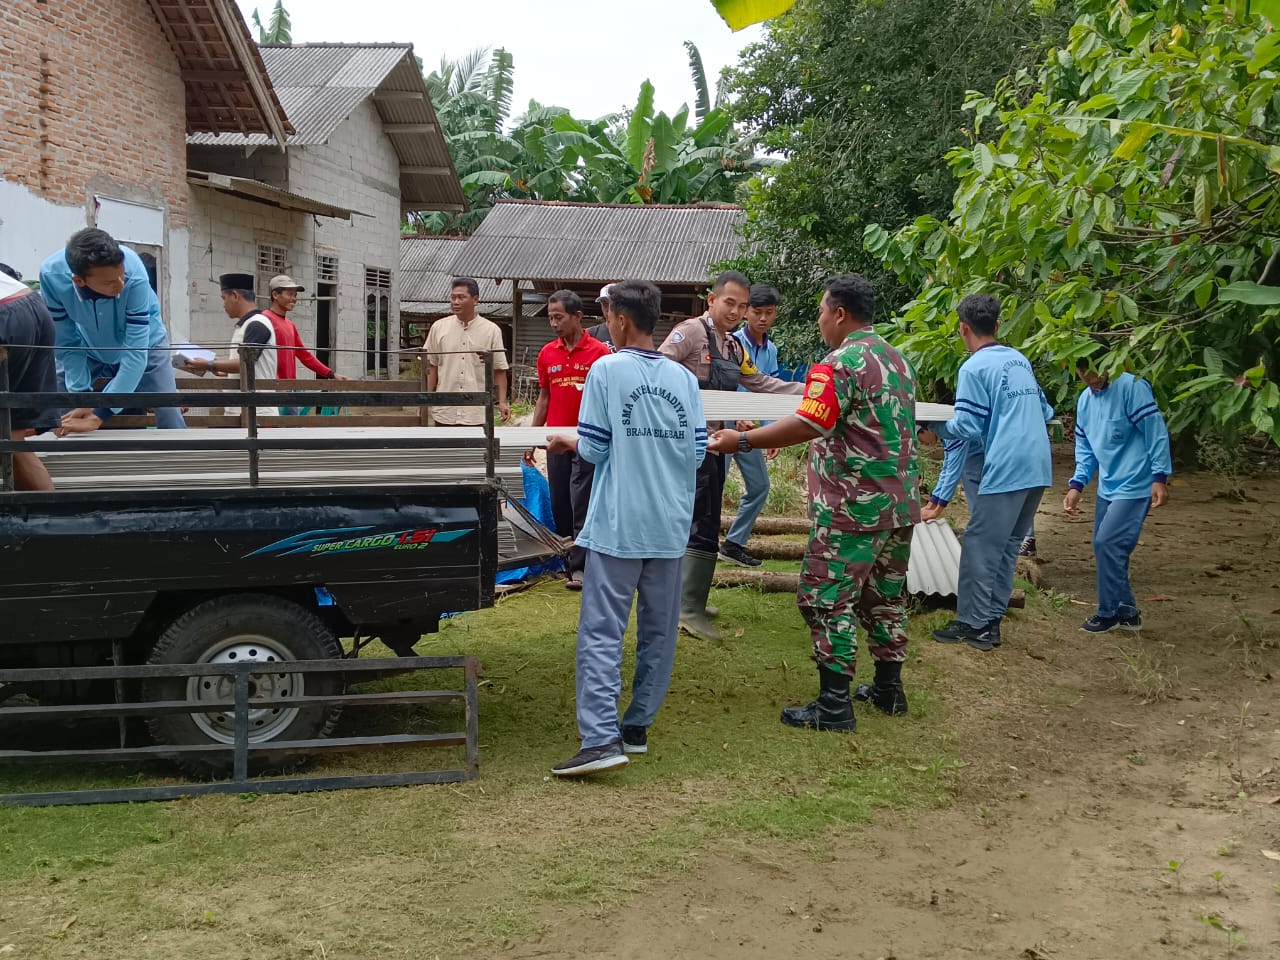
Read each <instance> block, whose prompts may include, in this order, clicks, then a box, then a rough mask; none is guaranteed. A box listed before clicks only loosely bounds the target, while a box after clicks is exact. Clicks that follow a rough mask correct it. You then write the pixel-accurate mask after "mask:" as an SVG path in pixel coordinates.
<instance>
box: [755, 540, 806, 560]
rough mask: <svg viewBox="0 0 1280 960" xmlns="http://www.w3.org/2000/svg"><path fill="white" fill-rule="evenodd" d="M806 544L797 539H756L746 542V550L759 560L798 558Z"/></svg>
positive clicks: (800, 557)
mask: <svg viewBox="0 0 1280 960" xmlns="http://www.w3.org/2000/svg"><path fill="white" fill-rule="evenodd" d="M806 546H807V544H804V543H800V542H799V541H797V540H756V539H752V540H751V541H749V542H748V543H747V550H748V551H749V552H751V553H754V554H755V555H756V556H757V557H759V558H760V559H761V560H800V559H802V558H803V557H804V551H805V547H806Z"/></svg>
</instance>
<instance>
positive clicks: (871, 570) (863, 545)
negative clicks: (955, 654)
mask: <svg viewBox="0 0 1280 960" xmlns="http://www.w3.org/2000/svg"><path fill="white" fill-rule="evenodd" d="M913 532H914V530H913V528H912V527H897V528H895V529H892V530H877V531H875V532H872V533H845V532H842V531H839V530H832V529H830V528H829V527H814V529H813V532H812V533H811V534H810V535H809V547H808V550H807V551H806V552H805V556H804V566H803V568H802V569H801V571H800V589H799V590H798V591H797V592H796V605H797V606H798V607H799V608H800V613H801V615H802V616H803V617H804V619H805V623H807V624H808V625H809V631H810V633H811V634H812V636H813V659H814V660H816V661H818V663H819V665H821V666H824V667H827V668H829V669H832V670H835V671H838V672H840V673H844V674H846V675H848V676H850V677H852V676H853V675H854V671H855V664H854V658H855V657H856V655H857V652H858V624H859V623H860V624H862V629H863V630H865V631H866V634H867V645H868V646H869V647H870V648H871V655H872V656H873V657H874V658H875V659H876V660H898V661H902V660H906V659H907V613H906V609H905V607H904V604H905V601H906V593H907V562H908V561H909V560H910V559H911V534H912V533H913Z"/></svg>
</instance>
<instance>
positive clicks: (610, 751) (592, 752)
mask: <svg viewBox="0 0 1280 960" xmlns="http://www.w3.org/2000/svg"><path fill="white" fill-rule="evenodd" d="M626 765H627V758H626V755H625V754H624V753H623V752H622V744H621V743H619V742H617V741H615V742H613V743H606V744H605V745H604V746H600V747H585V748H583V749H582V750H579V751H578V752H577V753H576V754H574V756H573V757H571V758H570V759H568V760H566V761H565V762H564V763H560V764H556V766H554V767H552V768H551V772H552V773H553V774H555V775H556V776H557V777H585V776H588V775H589V774H592V773H602V772H604V771H605V770H613V769H614V768H616V767H625V766H626Z"/></svg>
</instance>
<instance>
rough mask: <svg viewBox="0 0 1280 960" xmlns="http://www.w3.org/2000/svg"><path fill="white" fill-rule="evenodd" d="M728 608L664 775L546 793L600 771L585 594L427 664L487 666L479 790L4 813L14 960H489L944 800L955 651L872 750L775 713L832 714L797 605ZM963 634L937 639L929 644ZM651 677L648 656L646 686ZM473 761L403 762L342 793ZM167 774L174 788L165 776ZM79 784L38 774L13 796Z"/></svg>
mask: <svg viewBox="0 0 1280 960" xmlns="http://www.w3.org/2000/svg"><path fill="white" fill-rule="evenodd" d="M768 566H769V567H770V568H773V569H785V570H795V569H797V565H796V564H794V563H790V564H788V563H770V564H769V565H768ZM713 602H714V603H716V604H717V605H719V606H720V608H721V611H722V614H721V619H720V624H721V627H722V629H723V630H724V632H725V635H726V637H727V642H726V643H725V644H724V645H723V646H718V647H712V646H708V645H705V644H703V643H701V642H699V641H695V640H692V639H689V638H685V637H682V638H681V643H680V649H679V654H678V657H677V662H676V669H675V677H674V680H673V683H672V687H671V692H670V694H669V696H668V698H667V702H666V705H665V706H664V708H663V711H662V713H661V714H660V715H659V717H658V720H657V722H656V724H655V725H654V727H653V728H652V730H651V732H650V739H649V742H650V753H649V754H648V755H647V756H643V757H639V758H636V759H635V761H634V762H632V763H631V764H630V765H629V766H628V767H626V768H625V769H623V770H621V771H618V772H616V773H614V774H610V775H605V776H602V777H600V778H597V779H594V780H583V781H570V782H561V781H556V780H553V779H552V778H550V777H549V776H548V773H549V768H550V767H551V766H552V765H553V764H554V763H556V762H558V761H560V760H563V759H565V758H567V757H568V756H570V755H571V754H572V753H574V752H575V751H576V749H577V740H576V737H575V724H574V717H573V654H574V629H575V625H576V616H577V603H578V595H576V594H572V593H569V592H568V591H566V590H565V589H563V587H562V586H561V585H560V583H559V582H545V583H542V584H540V585H538V586H536V587H535V588H533V589H531V590H529V591H527V592H525V593H521V594H517V595H514V596H512V597H510V598H508V599H506V600H504V601H502V602H500V604H499V605H498V607H497V608H495V609H493V610H487V611H481V612H478V613H472V614H467V615H465V616H462V617H459V618H456V619H454V620H452V621H450V622H449V623H448V624H447V625H446V626H445V628H444V629H443V630H442V631H441V632H440V633H439V634H437V635H435V637H433V638H431V639H429V640H428V641H424V642H423V643H422V644H421V645H420V646H419V650H420V652H422V653H427V654H437V653H438V654H444V653H474V654H477V655H478V656H479V657H480V659H481V661H482V664H483V671H484V675H483V685H482V687H481V690H480V741H481V751H482V755H483V765H482V767H481V774H480V778H479V780H477V781H475V782H471V783H467V784H462V785H457V786H447V787H417V788H398V789H388V790H365V791H348V792H339V793H329V794H310V795H304V796H294V797H290V796H280V797H274V796H248V797H210V798H202V799H198V800H189V801H180V802H174V803H167V804H145V805H133V806H109V807H107V806H104V807H84V808H50V809H3V810H0V951H5V952H7V953H12V955H13V956H14V957H15V958H21V957H54V956H57V957H60V958H67V957H95V958H102V957H130V958H138V960H147V958H159V957H164V958H166V960H168V958H172V957H174V956H199V957H201V958H202V960H220V958H240V957H254V958H267V960H271V958H286V957H329V958H333V957H372V956H379V957H382V958H400V957H406V958H407V957H413V958H415V960H416V958H423V957H433V956H437V955H438V956H444V957H447V956H455V955H457V954H458V953H460V952H463V951H465V950H467V949H469V948H475V949H476V950H477V951H478V952H480V953H485V954H487V953H489V952H491V951H492V950H493V949H494V947H495V946H496V945H501V944H502V943H504V942H506V941H508V940H512V939H519V938H521V937H525V936H529V935H533V934H535V933H537V932H538V931H539V930H540V929H542V928H543V927H544V926H545V924H546V923H548V922H549V921H550V919H551V916H550V915H551V911H550V910H549V909H548V908H549V907H551V906H552V905H556V904H563V903H572V904H584V905H591V904H594V905H599V906H601V907H606V908H607V907H608V906H610V905H613V904H618V903H621V902H622V901H623V900H624V899H625V898H626V897H627V895H628V894H629V893H630V892H632V891H635V890H637V889H639V888H640V887H642V886H643V885H644V884H645V883H647V882H649V881H651V880H653V879H654V878H659V877H664V876H670V875H672V874H673V873H676V872H678V871H682V870H683V869H685V868H686V867H687V865H688V864H689V863H690V861H691V859H692V858H695V857H696V856H697V855H698V853H699V851H701V850H706V849H711V848H713V847H714V849H716V850H718V851H720V852H724V851H725V850H728V851H731V852H733V853H734V854H735V855H737V856H741V857H743V858H751V857H753V856H754V853H753V851H754V849H755V848H756V846H757V845H758V844H759V843H760V841H761V839H762V838H786V839H787V840H788V841H789V842H791V843H793V844H794V845H796V846H797V847H798V848H800V849H803V850H806V851H807V852H808V853H809V854H810V855H812V856H813V857H814V858H815V859H821V858H822V857H823V855H824V838H825V837H827V836H828V835H829V832H830V831H848V830H850V829H854V828H856V827H857V825H859V824H862V823H865V822H866V821H867V820H868V819H869V818H870V817H871V816H872V815H873V813H874V812H875V811H876V810H877V809H878V808H883V807H920V806H927V805H936V804H940V803H943V802H945V800H946V797H947V796H948V793H947V785H948V780H949V777H950V775H951V771H952V768H953V758H954V755H955V754H954V745H953V740H952V737H951V735H950V733H949V731H948V725H947V722H946V716H945V714H944V713H943V711H942V709H941V707H940V706H939V704H938V703H937V702H936V701H935V699H934V697H933V696H932V690H933V685H934V682H935V678H936V667H935V665H934V664H933V663H932V662H931V659H930V658H931V654H932V651H931V650H930V649H929V647H931V646H933V645H932V644H924V643H919V642H914V643H913V646H912V659H911V663H910V664H909V666H908V669H907V672H906V680H907V689H908V694H909V696H910V698H911V706H912V714H911V716H909V717H905V718H896V719H889V718H886V717H882V716H880V715H879V714H877V713H875V712H874V711H869V710H866V709H863V708H861V707H860V708H859V711H858V714H859V716H858V720H859V730H858V733H857V734H856V735H854V736H843V735H839V734H814V733H810V732H804V731H797V730H792V729H789V728H786V727H783V726H782V725H781V724H779V723H778V712H779V711H780V710H781V709H782V707H784V706H786V705H788V704H790V703H794V702H801V701H807V700H808V699H810V698H811V697H812V696H813V694H814V693H815V692H816V685H817V683H816V676H815V672H816V671H815V669H814V667H813V664H812V662H811V661H810V660H809V659H808V639H807V632H806V630H805V629H804V627H803V625H802V623H801V620H800V617H799V615H798V614H797V613H796V610H795V601H794V597H792V596H789V595H785V594H781V595H779V594H773V595H764V594H760V593H757V592H754V591H751V590H747V589H737V590H720V591H716V592H715V593H714V594H713ZM946 619H947V615H946V613H944V612H937V613H927V614H922V615H921V616H919V617H917V618H915V619H914V620H913V622H912V627H911V633H912V636H913V640H915V641H918V640H919V638H921V637H923V636H926V635H927V630H928V629H931V628H933V627H935V626H937V625H938V624H939V623H940V622H943V621H945V620H946ZM633 640H634V633H632V634H631V635H630V636H629V642H633ZM630 669H631V662H630V657H628V662H627V663H626V664H625V665H624V671H623V672H624V680H626V681H628V682H629V679H630V677H629V671H630ZM414 684H415V679H414V678H412V677H400V678H395V679H393V680H389V681H384V686H385V685H399V686H412V685H414ZM422 685H425V686H432V687H435V686H441V685H442V684H441V682H440V681H439V680H438V679H437V678H431V679H429V680H427V681H425V682H424V683H423V684H422ZM624 696H625V693H624ZM624 702H625V701H624ZM437 709H438V711H439V712H434V713H433V712H432V711H435V710H437ZM453 709H456V708H452V707H440V708H435V707H431V708H413V709H409V708H402V709H401V712H400V713H399V714H398V715H396V716H393V717H392V718H391V719H389V720H388V719H383V720H379V721H371V720H370V719H369V716H368V715H365V714H357V713H355V712H349V713H348V715H347V716H345V717H344V719H343V725H342V727H341V728H340V729H339V731H338V732H339V733H340V734H342V733H354V732H358V731H360V730H362V729H363V730H368V729H370V727H369V724H370V723H371V722H376V723H377V725H378V727H379V728H380V729H388V728H389V727H390V726H395V727H397V728H399V729H405V728H413V729H430V728H433V727H434V728H437V729H455V728H457V726H458V718H457V714H456V713H451V712H449V711H450V710H453ZM405 753H407V754H408V755H407V756H405V755H404V754H405ZM452 759H453V758H452V757H450V756H449V755H448V754H447V752H442V751H438V750H437V751H423V752H422V753H421V754H418V755H414V754H413V753H412V752H409V751H402V752H401V754H400V755H397V756H387V755H382V754H370V755H366V756H363V757H348V758H346V759H343V760H331V761H326V762H325V769H329V770H333V771H338V770H354V769H356V767H355V765H356V764H362V765H363V766H364V768H365V769H368V768H369V767H370V766H374V767H376V768H378V769H393V768H406V767H407V768H412V765H413V764H415V763H416V764H418V765H428V764H429V765H433V766H435V765H443V763H446V762H449V763H451V762H452ZM157 773H159V775H161V776H165V775H172V774H173V771H172V770H168V769H162V768H153V769H152V770H150V771H148V774H147V775H148V776H153V775H155V774H157ZM81 775H82V773H81V771H43V772H40V773H33V772H32V771H29V770H25V771H23V772H22V774H21V778H19V777H17V776H15V775H5V778H4V779H3V780H0V789H4V790H12V789H18V788H22V789H30V788H33V787H40V786H45V787H48V786H51V785H54V784H57V783H65V782H66V780H67V779H68V778H70V779H76V778H78V777H80V776H81ZM103 779H104V781H105V782H114V783H120V782H127V781H121V780H120V779H119V777H118V776H117V777H116V778H115V779H114V780H113V779H112V778H111V777H110V776H108V777H105V778H103ZM9 944H12V945H13V949H12V950H9V949H7V945H9Z"/></svg>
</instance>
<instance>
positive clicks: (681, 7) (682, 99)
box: [237, 0, 761, 119]
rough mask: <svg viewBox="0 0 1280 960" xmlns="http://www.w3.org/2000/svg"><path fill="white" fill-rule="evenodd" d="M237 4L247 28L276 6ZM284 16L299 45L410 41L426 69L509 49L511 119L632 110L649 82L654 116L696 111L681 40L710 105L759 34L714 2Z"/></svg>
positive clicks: (599, 2)
mask: <svg viewBox="0 0 1280 960" xmlns="http://www.w3.org/2000/svg"><path fill="white" fill-rule="evenodd" d="M237 3H238V4H239V6H240V9H241V11H242V12H243V13H244V16H245V19H246V21H248V20H249V16H250V14H251V13H252V11H253V9H254V8H255V6H256V7H257V9H258V11H259V15H260V16H261V17H262V18H263V20H264V23H265V22H266V19H267V18H268V16H269V14H270V11H271V8H272V7H273V6H274V0H259V2H257V3H255V2H252V0H237ZM285 9H286V10H287V11H288V12H289V16H290V17H291V18H292V20H293V40H294V42H295V43H321V42H348V43H354V42H379V41H381V42H398V43H404V42H408V43H412V44H413V46H414V52H415V53H417V54H418V56H420V57H422V59H423V61H424V62H425V63H426V64H427V69H428V70H430V69H431V67H432V66H433V65H434V64H436V63H438V62H439V60H440V57H441V56H442V55H443V56H446V57H448V58H449V59H456V58H458V57H461V56H463V55H465V54H466V53H468V52H469V51H471V50H473V49H475V48H476V47H495V48H496V47H505V48H506V49H507V50H509V51H510V52H511V54H512V56H513V57H514V58H515V77H516V84H515V92H514V100H513V108H512V109H513V113H515V114H520V113H522V112H524V109H525V107H526V106H527V104H528V102H529V100H530V99H531V98H534V99H537V100H538V101H539V102H541V103H543V104H547V105H556V106H561V107H566V108H567V109H568V110H569V111H570V112H571V113H573V114H574V115H575V116H577V117H581V118H586V119H589V118H593V117H597V116H601V115H603V114H606V113H611V112H614V111H617V110H620V109H622V108H623V107H626V106H630V105H632V104H634V103H635V100H636V94H637V93H638V91H639V89H640V84H641V82H642V81H643V80H645V79H648V80H650V81H652V82H653V85H654V87H655V88H656V104H657V107H658V109H660V110H666V111H667V112H668V113H674V112H675V111H676V109H677V108H678V107H679V106H680V104H681V103H688V104H689V105H690V106H692V105H693V99H694V90H693V83H692V81H691V80H690V77H689V67H688V59H687V56H686V54H685V49H684V45H683V41H685V40H692V41H693V42H694V43H695V44H697V45H698V48H699V50H700V51H701V53H702V58H703V63H704V64H705V66H706V69H707V74H708V77H709V78H710V82H711V87H712V95H713V96H714V93H715V82H716V78H717V77H718V76H719V73H720V69H721V68H722V67H724V66H726V65H728V64H731V63H734V62H736V60H737V57H738V52H739V51H740V50H741V49H742V47H744V46H745V45H746V44H748V43H750V42H752V41H753V40H755V39H757V38H758V37H759V36H760V32H761V28H760V27H750V28H748V29H746V30H743V31H741V32H739V33H732V32H730V30H729V28H728V27H727V26H725V23H724V21H723V20H721V19H720V17H719V16H718V15H717V14H716V12H715V10H714V8H713V7H712V5H711V2H710V0H648V2H646V3H643V4H617V3H612V2H609V0H543V2H536V0H472V2H470V3H456V2H448V3H446V2H442V0H422V2H418V3H413V2H408V3H406V2H403V0H361V2H358V3H354V4H353V3H351V2H349V0H344V2H339V0H286V2H285ZM250 24H251V26H250V29H252V22H251V21H250Z"/></svg>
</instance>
